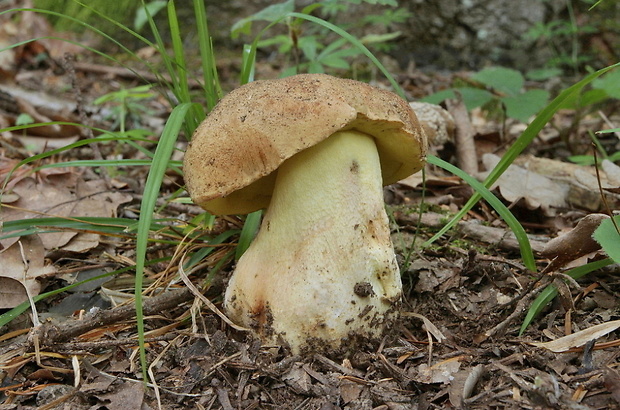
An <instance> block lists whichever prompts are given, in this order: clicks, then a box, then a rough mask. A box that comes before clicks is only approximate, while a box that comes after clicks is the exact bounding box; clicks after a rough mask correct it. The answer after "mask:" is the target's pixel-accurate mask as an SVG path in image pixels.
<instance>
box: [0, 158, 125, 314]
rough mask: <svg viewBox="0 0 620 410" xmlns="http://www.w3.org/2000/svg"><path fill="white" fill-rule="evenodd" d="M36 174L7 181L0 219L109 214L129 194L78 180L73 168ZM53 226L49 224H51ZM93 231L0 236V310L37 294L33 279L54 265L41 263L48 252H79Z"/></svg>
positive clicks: (94, 240)
mask: <svg viewBox="0 0 620 410" xmlns="http://www.w3.org/2000/svg"><path fill="white" fill-rule="evenodd" d="M37 176H38V178H33V177H27V176H25V175H23V176H21V177H20V179H19V180H18V181H17V182H16V183H14V184H12V190H11V192H10V193H11V195H12V198H11V203H10V204H8V203H5V204H4V206H3V209H2V214H1V215H0V221H2V222H3V223H4V222H8V221H16V220H23V219H30V218H34V217H41V216H48V217H55V218H58V219H60V220H61V219H65V218H68V219H70V218H74V217H84V216H100V217H113V216H115V215H116V209H117V208H118V206H119V205H120V204H122V203H126V202H128V201H130V200H131V196H130V195H127V194H122V193H119V192H112V191H110V190H108V189H107V187H106V184H105V182H104V181H103V180H88V181H87V180H84V179H83V178H82V176H81V175H80V174H78V173H76V172H69V171H66V170H58V169H56V170H55V171H53V172H48V173H39V174H37ZM51 225H53V223H51ZM99 240H100V235H99V234H98V233H96V232H76V231H67V230H59V229H54V227H53V226H50V227H49V228H48V229H47V230H46V231H40V232H39V233H36V234H33V235H28V236H23V237H17V236H15V237H7V238H4V239H0V246H1V247H2V248H1V250H0V257H1V258H2V261H3V263H2V264H1V265H0V284H1V285H4V286H2V287H0V289H2V291H0V308H12V307H15V306H17V305H19V304H20V303H22V302H23V301H25V300H27V297H26V295H27V294H26V290H28V294H29V295H30V296H36V295H38V293H39V291H40V289H41V286H40V283H39V281H38V279H40V278H43V277H49V276H50V275H53V273H54V272H55V269H54V267H53V266H51V265H50V264H49V261H46V258H47V256H48V255H49V254H50V253H52V252H54V253H56V254H57V255H60V254H65V255H67V254H76V253H84V252H87V251H89V250H91V249H93V248H95V247H96V246H97V245H98V244H99Z"/></svg>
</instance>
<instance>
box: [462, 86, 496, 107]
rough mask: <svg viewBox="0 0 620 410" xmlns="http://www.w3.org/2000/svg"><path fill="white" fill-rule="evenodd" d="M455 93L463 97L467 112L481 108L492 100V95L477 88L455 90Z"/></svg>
mask: <svg viewBox="0 0 620 410" xmlns="http://www.w3.org/2000/svg"><path fill="white" fill-rule="evenodd" d="M457 91H458V92H459V93H460V94H461V96H462V97H463V103H464V104H465V107H467V109H468V110H473V109H474V108H476V107H482V106H483V105H484V104H486V103H488V102H489V101H491V100H492V99H493V94H491V93H490V92H488V91H487V90H481V89H479V88H471V87H463V88H457Z"/></svg>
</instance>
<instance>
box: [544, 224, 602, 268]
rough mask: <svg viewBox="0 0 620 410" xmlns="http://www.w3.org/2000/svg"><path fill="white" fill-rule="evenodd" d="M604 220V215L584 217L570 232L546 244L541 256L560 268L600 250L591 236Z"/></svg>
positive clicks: (599, 246)
mask: <svg viewBox="0 0 620 410" xmlns="http://www.w3.org/2000/svg"><path fill="white" fill-rule="evenodd" d="M605 219H609V216H608V215H605V214H589V215H586V216H585V217H583V218H582V219H581V220H580V221H579V222H578V223H577V225H576V226H575V227H574V228H573V229H572V230H570V231H569V232H567V233H566V234H564V235H561V236H558V237H557V238H553V239H552V240H550V241H549V242H547V244H546V245H545V247H544V248H543V250H542V252H541V254H542V255H543V256H544V257H546V258H549V259H553V260H554V261H553V263H554V266H556V267H560V266H562V265H564V264H565V263H567V262H569V261H572V260H575V259H577V258H580V257H582V256H584V255H587V254H589V253H591V252H594V251H596V250H598V249H600V248H601V245H600V244H599V243H598V242H596V241H595V240H594V239H592V234H593V233H594V231H595V230H596V228H598V226H599V225H600V224H601V222H602V221H603V220H605Z"/></svg>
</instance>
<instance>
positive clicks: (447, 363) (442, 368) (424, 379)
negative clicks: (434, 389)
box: [415, 356, 465, 384]
mask: <svg viewBox="0 0 620 410" xmlns="http://www.w3.org/2000/svg"><path fill="white" fill-rule="evenodd" d="M464 358H465V356H457V357H451V358H450V359H447V360H444V361H441V362H439V363H435V364H434V365H432V366H429V365H427V364H426V363H422V364H421V365H420V366H418V375H417V377H415V380H416V381H417V382H420V383H444V384H449V383H450V382H451V381H452V379H454V375H455V374H456V372H458V371H459V368H460V367H461V360H462V359H464Z"/></svg>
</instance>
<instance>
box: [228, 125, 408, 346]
mask: <svg viewBox="0 0 620 410" xmlns="http://www.w3.org/2000/svg"><path fill="white" fill-rule="evenodd" d="M401 289H402V286H401V280H400V273H399V269H398V264H397V263H396V257H395V255H394V249H393V246H392V241H391V239H390V231H389V225H388V218H387V214H386V212H385V207H384V203H383V190H382V177H381V167H380V163H379V155H378V153H377V148H376V145H375V141H374V139H373V138H372V137H370V136H368V135H367V134H364V133H361V132H357V131H340V132H336V133H335V134H333V135H332V136H330V137H329V138H327V139H326V140H324V141H322V142H321V143H319V144H317V145H315V146H313V147H311V148H308V149H306V150H304V151H302V152H300V153H298V154H296V155H295V156H293V157H291V158H290V159H288V160H287V161H285V162H284V163H283V164H282V165H281V166H280V168H279V170H278V174H277V177H276V185H275V189H274V192H273V197H272V199H271V202H270V204H269V207H268V209H267V211H266V213H265V216H264V219H263V221H262V224H261V228H260V232H259V233H258V235H257V237H256V239H255V240H254V241H253V242H252V244H251V245H250V247H249V248H248V250H247V251H246V252H245V254H244V255H243V256H242V257H241V259H240V260H239V263H238V265H237V267H236V269H235V272H234V273H233V276H232V277H231V280H230V283H229V286H228V288H227V291H226V295H225V307H226V310H227V313H228V314H229V316H230V317H231V319H233V321H235V322H237V323H239V324H241V325H243V326H245V327H249V328H251V329H253V331H254V332H255V334H256V335H257V336H258V337H259V338H261V340H262V341H263V342H264V343H266V344H272V343H274V344H281V343H282V342H284V343H286V344H288V345H289V346H290V347H291V349H292V350H293V352H295V353H298V352H301V351H305V350H325V348H326V347H327V348H329V349H338V348H340V347H343V348H346V346H347V345H349V343H351V342H353V341H354V340H353V339H357V338H362V340H365V339H376V338H378V337H380V336H381V335H382V334H383V332H384V331H385V329H386V326H388V325H389V324H390V323H391V321H392V320H393V319H394V317H395V315H396V311H397V309H396V304H397V303H398V301H399V300H400V295H401Z"/></svg>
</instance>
